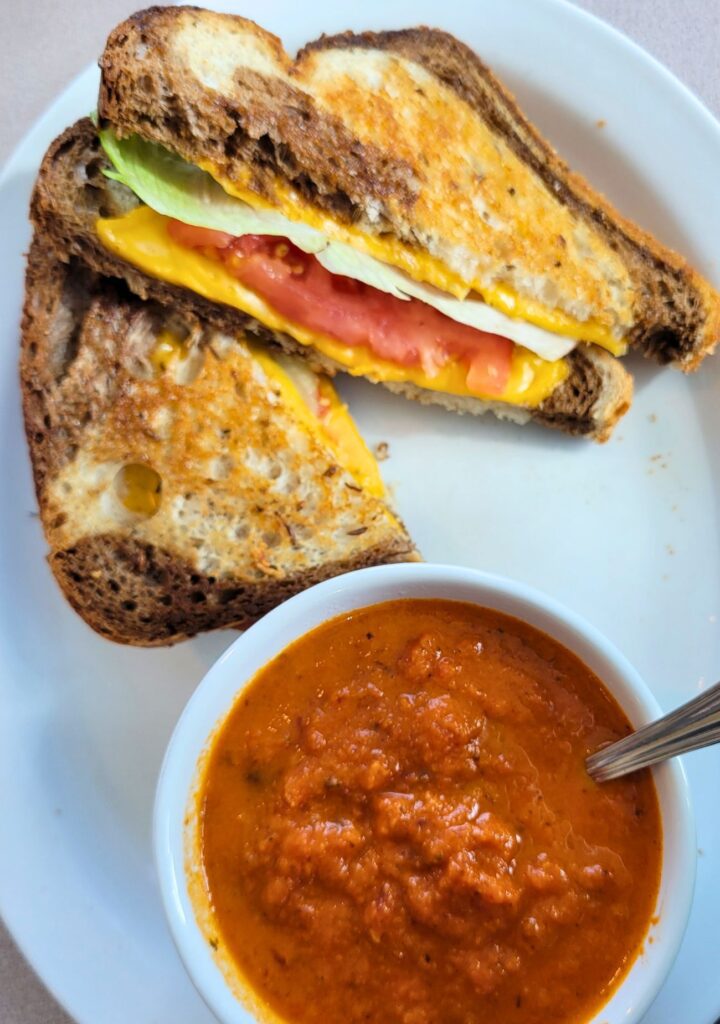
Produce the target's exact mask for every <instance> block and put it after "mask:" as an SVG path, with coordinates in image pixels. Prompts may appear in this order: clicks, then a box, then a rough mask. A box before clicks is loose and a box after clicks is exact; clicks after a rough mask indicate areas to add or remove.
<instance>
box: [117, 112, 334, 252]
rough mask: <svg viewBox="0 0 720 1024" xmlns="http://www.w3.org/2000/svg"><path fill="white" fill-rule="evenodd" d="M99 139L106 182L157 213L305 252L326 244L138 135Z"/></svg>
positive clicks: (312, 231)
mask: <svg viewBox="0 0 720 1024" xmlns="http://www.w3.org/2000/svg"><path fill="white" fill-rule="evenodd" d="M99 135H100V142H101V144H102V147H103V149H104V150H105V155H106V156H107V158H108V160H109V161H110V163H111V164H112V166H113V169H112V170H106V171H105V174H106V175H107V177H108V178H112V179H114V180H115V181H119V182H121V183H122V184H123V185H127V187H128V188H129V189H131V190H132V191H133V192H134V193H135V195H136V196H137V197H138V199H141V200H142V201H143V202H144V203H146V204H147V206H150V207H151V208H152V209H153V210H155V212H156V213H160V214H162V215H163V216H165V217H174V218H175V219H176V220H181V221H183V222H184V223H185V224H193V225H194V226H195V227H201V228H212V229H214V230H215V231H226V232H227V233H228V234H230V235H279V236H282V237H283V238H289V239H290V240H291V241H292V242H293V243H294V244H295V245H297V246H298V248H300V249H302V250H303V251H304V252H318V251H319V250H320V249H323V248H324V247H325V246H326V245H327V239H326V237H325V236H324V235H323V234H322V233H321V232H319V231H316V230H315V229H314V228H311V227H308V226H307V225H305V224H300V223H298V222H297V221H292V220H289V219H288V218H287V217H283V215H282V214H280V213H276V212H275V211H273V210H254V209H253V207H252V206H249V205H248V204H247V203H244V202H243V201H242V200H241V199H237V198H236V197H235V196H230V195H228V193H227V192H226V191H225V190H224V189H223V188H222V187H221V186H220V185H218V183H217V182H216V181H215V180H214V178H213V177H212V176H211V175H210V174H208V173H207V171H203V170H201V169H200V168H199V167H196V166H195V165H194V164H190V163H187V161H185V160H183V159H182V158H181V157H179V156H177V155H176V154H175V153H171V152H170V150H168V149H165V147H164V146H160V145H158V144H157V143H156V142H147V141H146V140H145V139H141V138H140V137H139V136H138V135H132V136H130V138H127V139H119V138H117V136H116V135H114V134H113V132H111V131H108V130H107V129H106V130H104V131H101V132H100V133H99Z"/></svg>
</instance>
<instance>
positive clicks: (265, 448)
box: [20, 235, 417, 646]
mask: <svg viewBox="0 0 720 1024" xmlns="http://www.w3.org/2000/svg"><path fill="white" fill-rule="evenodd" d="M163 329H170V330H172V332H173V334H174V335H175V336H178V337H180V336H181V335H182V334H184V333H185V332H188V334H187V343H188V357H187V359H186V360H184V361H183V362H182V363H181V364H179V368H178V369H177V370H176V371H175V372H173V371H171V370H166V372H163V373H160V374H158V373H154V372H153V367H152V364H151V363H150V362H149V359H150V355H151V353H152V351H153V347H154V346H155V344H156V339H157V336H158V334H159V332H160V331H161V330H163ZM20 376H21V382H22V392H23V408H24V415H25V426H26V432H27V438H28V443H29V446H30V454H31V457H32V465H33V473H34V478H35V487H36V492H37V499H38V504H39V507H40V515H41V519H42V524H43V528H44V531H45V535H46V538H47V541H48V544H49V546H50V554H49V562H50V566H51V568H52V571H53V573H54V574H55V576H56V578H57V580H58V583H59V584H60V586H61V587H62V589H63V591H64V593H65V596H66V597H67V599H68V600H69V602H70V603H71V604H72V606H73V607H74V608H75V609H76V610H77V611H78V612H79V613H80V614H81V615H82V617H83V618H84V619H85V620H86V622H88V623H89V625H91V626H92V627H93V628H94V629H96V630H97V631H98V632H99V633H101V634H102V635H103V636H105V637H107V638H109V639H111V640H115V641H118V642H121V643H129V644H138V645H143V646H154V645H160V644H170V643H175V642H176V641H178V640H181V639H183V638H185V637H189V636H192V635H193V634H195V633H198V632H200V631H201V630H209V629H217V628H220V627H229V626H232V627H236V628H243V627H245V626H247V625H248V624H249V623H251V622H252V621H253V620H255V619H256V618H258V617H259V616H260V615H262V614H264V613H265V612H266V611H268V610H269V609H270V608H272V607H273V606H274V605H277V604H279V603H280V602H281V601H283V600H285V599H286V598H287V597H289V596H290V595H292V594H294V593H296V592H297V591H299V590H302V589H303V588H305V587H307V586H310V585H311V584H313V583H316V582H318V581H319V580H323V579H327V578H328V577H331V576H335V575H338V574H340V573H343V572H347V571H348V570H351V569H357V568H361V567H363V566H368V565H376V564H379V563H383V562H397V561H408V560H415V559H416V558H417V554H416V552H415V550H414V546H413V544H412V541H411V540H410V538H409V536H408V535H407V533H406V531H405V529H404V527H403V526H402V524H401V523H400V522H399V520H398V519H397V518H396V517H395V516H394V515H393V514H392V513H391V512H390V511H389V509H388V507H387V505H386V504H385V502H384V501H382V500H380V499H378V498H375V497H372V496H371V495H369V494H368V493H366V491H364V490H363V488H362V487H361V486H359V485H358V482H357V481H356V479H355V478H354V477H352V476H350V474H348V473H347V472H346V471H345V470H344V469H343V468H342V467H340V466H339V465H338V464H337V463H336V461H335V458H334V456H333V455H332V452H331V451H330V449H329V448H328V447H326V446H325V444H324V443H323V440H322V433H321V432H316V431H314V430H313V429H311V428H310V427H308V426H307V425H306V424H305V423H304V422H303V421H302V419H301V418H300V417H299V416H298V415H297V412H296V411H295V409H294V408H293V406H292V404H291V403H289V402H288V401H287V400H286V398H285V397H284V396H283V392H282V389H281V388H280V387H278V385H277V383H276V381H275V380H274V379H273V377H272V374H271V375H270V376H268V375H267V371H266V369H264V368H263V366H262V365H261V363H259V362H258V361H257V359H256V358H255V357H254V356H253V354H252V353H251V351H250V349H249V348H248V346H247V344H246V343H245V342H244V341H243V340H242V338H241V337H239V336H237V335H235V336H232V337H230V336H228V335H222V334H221V333H220V332H219V331H217V330H215V329H213V328H209V327H208V326H207V325H206V324H204V323H203V322H201V321H199V320H198V319H197V317H195V316H194V315H192V314H191V313H188V312H187V311H183V312H178V311H175V310H172V311H168V310H167V309H165V308H163V307H160V306H158V305H157V304H153V303H144V302H142V301H141V300H140V299H138V298H137V297H136V296H134V295H132V294H131V293H130V292H129V291H128V290H127V288H125V287H124V286H123V285H121V284H120V283H119V282H108V281H106V280H104V279H101V278H99V277H98V276H97V275H96V274H94V273H93V272H92V271H89V270H87V269H85V268H83V267H82V266H81V265H80V264H79V263H78V262H77V261H76V260H72V261H71V262H70V263H66V264H63V263H59V262H58V261H57V260H56V259H55V257H54V255H53V253H52V248H51V247H50V246H49V245H48V244H47V240H46V239H44V238H43V237H42V235H36V236H35V239H34V241H33V245H32V248H31V251H30V255H29V259H28V267H27V277H26V297H25V311H24V318H23V325H22V355H21V369H20ZM128 465H133V466H137V465H142V466H146V467H147V466H149V467H151V468H152V469H153V470H154V471H155V472H156V473H158V474H159V477H160V480H161V488H162V489H161V492H160V506H159V508H158V509H157V511H155V512H154V514H149V515H148V514H147V513H148V511H149V510H148V509H147V508H146V509H144V510H143V509H140V510H138V506H137V502H135V509H134V510H130V509H129V508H128V507H126V504H124V503H123V501H122V500H121V495H120V492H119V491H118V489H117V479H118V477H117V474H118V473H119V472H121V473H122V472H123V467H126V466H128ZM141 504H142V501H141ZM143 511H144V512H145V514H141V513H142V512H143Z"/></svg>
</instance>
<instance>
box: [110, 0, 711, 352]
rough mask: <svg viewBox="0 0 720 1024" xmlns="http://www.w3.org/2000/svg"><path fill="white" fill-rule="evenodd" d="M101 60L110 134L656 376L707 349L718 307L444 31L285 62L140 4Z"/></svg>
mask: <svg viewBox="0 0 720 1024" xmlns="http://www.w3.org/2000/svg"><path fill="white" fill-rule="evenodd" d="M100 63H101V68H102V84H101V89H100V100H99V113H100V115H101V117H102V118H103V119H105V120H107V121H108V122H109V123H110V124H111V125H112V126H113V127H114V129H115V130H116V131H117V132H118V133H119V134H121V135H127V134H130V133H133V132H137V133H139V134H140V135H142V136H143V137H145V138H148V139H152V140H154V141H156V142H159V143H161V144H163V145H165V146H167V147H168V148H170V149H172V150H174V151H176V152H178V153H180V155H182V156H183V157H184V158H185V159H186V160H189V161H191V162H194V163H202V164H203V166H211V167H213V168H214V169H215V172H216V173H217V174H218V176H219V177H221V178H225V179H229V180H230V181H233V182H241V183H243V184H244V186H248V187H249V188H250V189H251V190H252V191H254V192H256V193H257V194H259V195H261V196H265V197H266V198H268V199H270V200H271V201H273V202H278V201H279V199H281V198H282V192H281V188H282V186H283V184H284V185H285V186H287V185H291V186H292V189H293V190H294V195H295V197H296V199H295V200H294V201H295V202H297V203H300V202H305V203H306V204H308V206H307V208H310V209H316V210H317V209H321V210H324V211H328V212H330V213H331V214H332V215H333V217H334V218H337V219H339V220H341V221H343V222H345V223H346V224H348V225H354V226H355V227H357V226H359V227H361V228H362V229H363V231H364V232H365V233H366V234H374V235H376V236H383V237H387V235H393V236H394V237H395V238H397V239H401V240H403V241H405V242H408V243H410V244H412V245H414V246H416V247H419V248H420V249H421V250H424V251H425V252H428V253H431V254H432V255H433V256H435V257H437V258H439V259H441V260H442V261H444V264H445V265H446V266H447V267H450V268H451V269H452V270H453V271H455V272H457V273H458V274H460V276H461V277H463V279H464V280H465V281H470V280H473V281H475V282H477V281H478V280H481V281H482V282H483V283H484V285H485V286H486V288H488V289H492V288H493V287H496V286H498V285H500V286H510V287H511V288H513V289H514V291H515V292H516V294H519V295H521V296H524V297H526V298H527V299H529V300H537V301H540V302H541V303H542V304H544V305H545V306H546V307H548V308H555V309H559V310H563V311H565V312H566V313H568V314H570V315H572V316H574V317H575V318H576V319H579V320H581V321H583V322H585V321H587V320H588V319H593V320H594V321H596V322H597V323H600V324H602V325H604V326H605V327H607V328H608V329H612V330H613V331H614V332H615V333H616V334H623V335H624V336H625V337H626V338H627V340H628V341H629V342H630V343H631V344H633V345H635V346H636V347H637V348H639V349H640V350H641V351H642V352H644V353H645V354H646V355H649V356H651V357H653V358H654V359H656V360H657V361H658V362H660V363H673V364H675V365H677V366H679V367H680V368H682V369H683V370H692V369H695V368H696V367H697V366H698V365H699V363H700V362H701V360H702V359H703V357H704V356H705V355H706V354H707V353H709V352H710V351H712V349H713V348H714V347H715V345H716V344H717V341H718V338H719V337H720V296H718V293H717V292H716V291H715V290H714V289H713V288H712V287H711V286H710V285H709V284H708V283H707V282H706V281H704V280H703V279H702V278H701V277H700V275H699V274H697V273H696V272H695V271H694V270H693V269H692V268H691V267H690V266H688V264H687V263H686V262H685V261H684V260H683V259H682V258H681V257H680V256H678V255H677V254H676V253H674V252H671V251H670V250H669V249H667V248H665V247H664V246H662V245H661V244H660V243H659V242H657V241H656V240H655V239H654V238H652V237H651V236H650V235H649V234H647V233H646V232H644V231H642V230H641V229H640V228H638V227H637V226H635V225H634V224H632V223H631V222H630V221H628V220H626V219H624V218H623V217H622V216H620V214H619V213H618V212H617V211H616V210H615V209H614V208H613V207H612V206H611V205H610V204H609V203H608V202H607V201H606V200H605V199H604V198H603V197H602V196H601V195H599V194H598V193H597V192H595V191H594V190H593V189H592V188H591V187H590V186H589V185H588V183H587V182H586V181H584V180H583V179H582V178H581V177H580V176H579V175H577V174H573V173H572V172H571V171H570V170H569V168H568V167H567V165H566V164H565V163H564V162H563V161H562V160H561V158H560V157H559V156H558V154H557V153H556V152H555V150H554V149H553V148H552V147H551V146H550V145H549V144H548V143H547V142H546V141H545V140H544V139H543V138H542V137H541V135H540V134H539V132H538V131H537V130H536V129H535V128H534V127H533V126H532V125H531V124H530V123H529V122H528V120H527V119H526V118H525V117H524V115H523V114H522V112H521V111H520V110H519V108H518V106H517V104H516V102H515V100H514V98H513V97H512V96H511V95H510V93H509V92H508V91H507V90H506V89H505V88H504V87H503V86H502V85H501V83H500V82H499V81H498V79H497V78H495V76H494V75H493V74H492V73H491V72H490V70H489V69H488V68H487V67H486V66H485V65H484V64H483V63H482V62H481V61H480V60H479V58H478V57H477V56H476V54H475V53H473V51H472V50H470V49H469V48H468V47H467V46H465V45H464V44H463V43H461V42H459V41H458V40H456V39H454V38H453V37H452V36H450V35H448V34H446V33H444V32H441V31H437V30H433V29H428V28H414V29H407V30H403V31H397V32H381V33H371V32H368V33H363V34H361V35H355V34H352V33H345V34H343V35H339V36H332V37H326V36H323V37H322V38H321V39H319V40H317V41H315V42H313V43H309V44H308V45H307V46H306V47H305V48H304V49H303V50H302V51H301V52H300V54H299V55H298V58H297V60H296V61H294V62H293V61H291V60H290V58H289V57H288V55H287V54H286V53H285V51H284V50H283V48H282V45H281V43H280V41H279V40H278V39H277V38H276V37H275V36H273V35H271V34H270V33H268V32H265V31H264V30H263V29H261V28H259V27H258V26H257V25H255V24H254V23H253V22H250V21H247V20H245V19H243V18H240V17H235V16H232V15H222V14H216V13H214V12H209V11H204V10H201V9H198V8H193V7H166V8H163V7H152V8H150V9H148V10H146V11H141V12H139V13H137V14H135V15H134V16H133V17H131V18H130V19H128V20H127V21H125V22H123V23H122V24H121V25H119V26H118V27H117V28H116V29H115V30H114V31H113V32H112V33H111V35H110V37H109V39H108V42H107V45H106V48H105V52H104V54H103V56H102V59H101V62H100ZM435 283H437V282H435ZM480 290H481V291H482V290H483V289H482V288H481V289H480Z"/></svg>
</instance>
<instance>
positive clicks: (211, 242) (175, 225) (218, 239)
mask: <svg viewBox="0 0 720 1024" xmlns="http://www.w3.org/2000/svg"><path fill="white" fill-rule="evenodd" d="M168 234H169V235H170V237H171V238H172V239H173V240H174V241H176V242H179V243H180V245H184V246H185V247H186V248H187V249H206V248H208V247H211V248H213V249H224V248H225V247H226V246H228V245H230V243H231V242H232V241H233V239H234V238H235V236H234V235H229V234H228V233H227V232H226V231H214V230H213V229H212V228H196V227H195V226H194V225H193V224H183V222H182V221H181V220H170V221H168Z"/></svg>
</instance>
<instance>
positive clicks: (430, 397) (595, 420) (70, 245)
mask: <svg viewBox="0 0 720 1024" xmlns="http://www.w3.org/2000/svg"><path fill="white" fill-rule="evenodd" d="M104 167H107V163H106V161H105V158H104V156H103V154H102V150H101V147H100V144H99V142H98V138H97V133H96V130H95V126H94V125H93V124H92V122H91V121H90V120H89V119H88V118H85V119H83V120H81V121H79V122H77V124H75V125H73V126H71V127H70V128H68V129H66V131H65V132H63V134H62V135H60V136H59V137H58V138H57V139H56V140H55V141H54V142H53V143H52V144H51V145H50V147H49V149H48V151H47V153H46V154H45V157H44V159H43V162H42V165H41V168H40V172H39V174H38V178H37V181H36V184H35V188H34V191H33V195H32V199H31V206H30V213H31V219H32V221H33V224H34V226H35V229H36V231H37V232H38V233H39V234H41V235H42V237H43V239H44V240H45V242H46V244H48V245H50V246H52V248H53V250H54V252H55V254H56V256H57V258H58V259H60V260H67V259H69V258H70V257H72V256H75V257H78V258H79V259H80V260H81V261H82V262H83V264H84V265H86V266H87V267H89V268H90V269H91V270H93V271H95V272H96V273H98V274H101V275H103V276H104V277H109V278H116V279H121V280H123V281H124V282H125V283H126V284H127V285H128V287H129V288H130V289H131V290H132V291H133V292H134V293H135V294H136V295H138V296H140V297H141V298H143V299H152V300H154V301H157V302H159V303H161V304H162V305H164V306H169V307H172V308H176V309H179V310H187V311H189V312H191V313H193V314H195V315H196V316H198V317H200V318H201V319H204V320H206V321H207V322H209V323H212V324H213V325H215V326H216V327H218V329H220V330H223V331H227V332H228V333H236V332H238V331H242V332H245V333H247V334H249V335H251V336H253V337H256V338H257V339H258V340H260V341H262V342H264V343H268V344H276V345H279V346H280V347H282V348H283V349H284V350H285V351H287V352H290V353H292V354H298V355H302V356H303V357H304V358H305V359H306V360H307V361H309V362H310V363H311V365H312V366H313V368H314V369H317V370H323V371H324V372H326V373H330V374H334V373H336V372H337V371H338V370H341V369H342V367H341V366H339V364H336V363H334V362H333V361H332V360H329V359H327V358H326V357H324V356H322V355H320V353H318V352H316V351H315V350H311V349H308V348H307V347H306V346H303V345H301V344H300V343H298V342H296V341H295V340H294V339H293V338H291V337H289V336H288V335H286V334H280V333H278V332H274V331H270V330H269V329H268V328H267V327H265V326H264V325H263V324H261V323H259V322H258V321H256V320H254V319H253V318H252V317H250V316H247V315H246V314H244V313H242V312H241V311H239V310H237V309H233V308H232V307H230V306H225V305H222V304H220V303H213V302H209V301H208V300H207V299H204V298H203V297H202V296H200V295H196V294H195V293H194V292H191V291H188V290H187V289H184V288H181V287H178V286H176V285H171V284H167V283H165V282H164V281H160V280H158V279H156V278H152V277H150V276H149V275H147V274H144V273H142V272H141V271H139V270H136V269H135V268H134V267H132V266H131V265H130V264H129V263H126V262H125V261H123V260H120V259H118V258H117V257H116V256H114V255H113V254H112V253H110V252H108V250H106V249H105V248H104V247H103V246H102V244H101V243H100V240H99V238H98V236H97V233H96V231H95V228H94V225H95V221H96V219H97V218H98V217H106V216H118V215H120V214H122V213H124V212H126V211H127V210H129V209H131V208H132V207H133V206H134V205H135V204H136V203H137V200H136V199H135V198H134V197H133V196H132V193H130V192H129V191H128V190H127V189H126V188H124V187H123V186H122V185H118V184H117V183H116V182H113V181H110V180H109V179H108V178H107V177H105V175H104V174H103V173H102V171H103V168H104ZM568 361H569V363H570V368H571V369H570V374H569V375H568V377H567V378H566V379H565V381H563V383H562V384H561V385H559V386H558V387H557V388H556V389H555V391H554V392H553V394H552V395H551V396H550V397H549V398H548V399H546V400H545V401H544V402H543V403H542V405H540V406H539V407H538V408H536V409H533V410H530V416H531V418H532V419H533V420H535V421H536V422H538V423H542V424H543V425H544V426H548V427H553V428H556V429H559V430H562V431H564V432H565V433H568V434H572V435H577V436H585V437H590V438H593V439H595V440H605V439H606V438H607V437H608V436H609V434H610V432H611V430H612V427H613V426H614V424H615V423H616V422H617V420H618V419H619V418H620V416H622V415H623V414H624V413H625V412H626V411H627V409H628V407H629V405H630V398H631V384H630V378H629V376H628V375H627V374H626V373H625V372H624V371H623V370H622V369H621V367H620V365H619V363H618V362H617V360H615V359H613V358H612V356H610V355H609V354H608V353H606V352H603V351H601V350H597V349H591V348H587V347H585V346H580V347H578V348H577V349H575V350H574V351H573V352H572V353H571V354H570V356H569V357H568ZM608 379H610V383H608ZM409 397H413V398H417V399H419V400H420V401H428V402H435V401H437V400H438V399H437V396H436V395H435V394H434V393H432V392H426V391H423V390H422V389H416V390H415V391H413V392H412V394H410V396H409ZM470 401H471V402H474V400H470ZM477 405H478V406H480V408H479V409H477V410H476V409H474V408H468V409H467V410H464V409H463V408H461V407H457V406H456V408H457V411H470V412H472V411H483V408H484V406H483V403H480V402H478V403H477Z"/></svg>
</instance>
